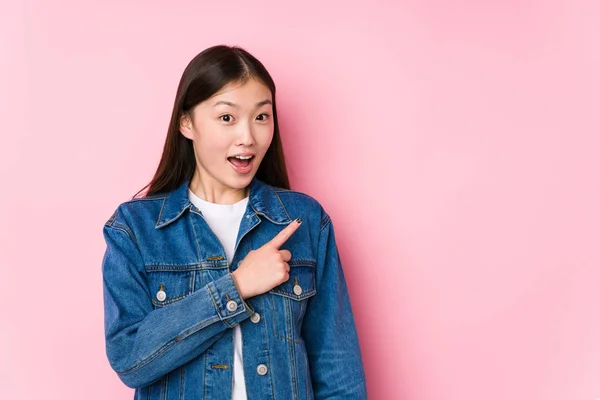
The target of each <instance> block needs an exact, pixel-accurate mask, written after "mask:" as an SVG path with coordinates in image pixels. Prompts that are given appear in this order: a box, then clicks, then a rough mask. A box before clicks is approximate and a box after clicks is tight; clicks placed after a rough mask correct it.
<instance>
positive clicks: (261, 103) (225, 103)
mask: <svg viewBox="0 0 600 400" xmlns="http://www.w3.org/2000/svg"><path fill="white" fill-rule="evenodd" d="M220 104H224V105H226V106H229V107H234V108H239V106H238V105H237V104H235V103H232V102H230V101H224V100H220V101H217V102H216V103H215V104H213V107H216V106H218V105H220ZM265 104H271V105H273V103H272V102H271V100H263V101H259V102H258V103H256V108H258V107H261V106H264V105H265Z"/></svg>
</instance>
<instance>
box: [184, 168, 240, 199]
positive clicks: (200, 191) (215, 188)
mask: <svg viewBox="0 0 600 400" xmlns="http://www.w3.org/2000/svg"><path fill="white" fill-rule="evenodd" d="M189 188H190V190H191V191H192V192H193V193H194V194H195V195H196V196H198V197H200V198H201V199H202V200H205V201H209V202H211V203H215V204H235V203H237V202H239V201H241V200H242V199H245V198H246V197H248V194H249V190H250V189H249V187H248V186H246V187H242V188H232V187H229V186H226V185H223V184H221V183H220V182H218V181H217V180H216V179H214V178H206V177H205V178H202V177H200V175H199V174H198V171H196V173H195V174H194V177H193V178H192V180H191V182H190V185H189Z"/></svg>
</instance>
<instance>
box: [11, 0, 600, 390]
mask: <svg viewBox="0 0 600 400" xmlns="http://www.w3.org/2000/svg"><path fill="white" fill-rule="evenodd" d="M282 3H285V4H282ZM0 37H1V38H2V39H1V40H0V57H1V59H0V112H1V115H0V124H1V125H0V132H1V133H0V173H1V176H0V178H1V181H0V184H1V185H2V196H0V202H1V203H0V221H1V223H0V255H1V257H0V268H1V271H0V273H1V279H0V296H1V299H2V300H1V301H2V303H3V304H2V307H1V311H0V327H1V329H0V359H1V362H0V386H1V387H2V395H1V396H2V398H3V399H41V398H44V399H51V400H52V399H92V400H94V399H130V398H132V390H131V389H128V388H126V387H125V386H124V385H123V384H122V383H121V382H120V381H119V380H118V378H117V376H116V374H114V373H113V371H112V370H111V369H110V367H109V365H108V362H107V360H106V357H105V354H104V338H103V315H102V286H101V275H100V265H101V258H102V255H103V252H104V249H105V244H104V241H103V238H102V233H101V231H102V225H103V223H104V222H105V221H106V220H107V219H108V217H110V215H111V213H112V211H113V210H114V208H116V206H117V205H118V204H119V203H120V202H122V201H125V200H127V199H128V198H129V197H131V196H132V195H133V194H134V193H135V192H137V191H138V190H139V189H140V188H141V187H142V186H143V185H145V184H146V183H147V182H148V181H149V179H150V178H151V176H152V174H153V173H154V170H155V168H156V166H157V163H158V160H159V157H160V154H161V151H162V145H163V143H164V138H165V134H166V128H167V124H168V120H169V117H170V113H171V107H172V104H173V100H174V95H175V90H176V86H177V83H178V80H179V78H180V76H181V73H182V72H183V69H184V68H185V66H186V65H187V63H188V62H189V60H190V59H191V58H192V57H193V56H195V55H196V54H197V53H198V52H200V51H201V50H203V49H204V48H206V47H209V46H212V45H215V44H221V43H225V44H238V45H241V46H243V47H245V48H246V49H247V50H249V51H250V52H252V53H253V54H255V55H256V56H257V57H258V58H259V59H260V60H261V61H263V63H264V64H265V65H266V66H267V68H268V69H269V70H270V72H271V74H272V75H273V77H274V79H275V81H276V83H277V87H278V96H279V97H278V101H279V104H278V108H279V110H280V121H281V129H282V134H283V140H284V146H285V150H286V153H287V160H288V165H289V170H290V178H291V181H292V184H293V187H294V188H295V189H298V190H301V191H304V192H306V193H309V194H311V195H313V196H314V197H316V198H317V199H318V200H319V201H320V202H321V203H322V204H323V205H324V206H325V208H326V209H327V210H328V211H329V213H330V214H331V216H332V218H333V221H334V223H335V225H336V232H337V236H338V245H339V248H340V254H341V257H342V261H343V264H344V268H345V271H346V275H347V279H348V284H349V287H350V291H351V298H352V302H353V305H354V309H355V315H356V320H357V324H358V330H359V336H360V340H361V345H362V349H363V353H364V360H365V368H366V374H367V382H368V389H369V394H370V398H371V399H406V400H440V399H442V400H475V399H477V400H479V399H486V400H505V399H540V400H542V399H543V400H554V399H556V400H558V399H560V400H579V399H582V400H593V399H595V398H597V397H600V310H599V305H600V268H599V267H600V250H599V244H600V240H599V239H600V211H599V206H600V161H599V150H600V139H599V133H600V116H599V115H600V113H599V105H600V78H599V71H600V3H599V2H598V1H596V0H588V1H578V0H562V1H543V0H538V1H506V0H504V1H500V0H497V1H487V2H480V1H471V2H467V1H463V2H460V3H459V2H449V1H441V0H437V1H435V0H429V1H418V0H413V1H395V2H392V1H389V2H383V1H381V2H373V1H371V2H366V1H363V2H354V3H351V4H349V3H348V2H345V1H330V2H326V1H322V0H319V1H315V0H304V1H302V2H281V1H279V2H275V1H271V2H268V1H253V2H217V1H215V2H196V1H179V2H166V1H164V2H159V1H143V2H140V1H102V2H100V1H98V2H82V1H62V0H59V1H52V2H43V1H39V0H29V1H22V2H10V1H4V2H2V3H1V4H0Z"/></svg>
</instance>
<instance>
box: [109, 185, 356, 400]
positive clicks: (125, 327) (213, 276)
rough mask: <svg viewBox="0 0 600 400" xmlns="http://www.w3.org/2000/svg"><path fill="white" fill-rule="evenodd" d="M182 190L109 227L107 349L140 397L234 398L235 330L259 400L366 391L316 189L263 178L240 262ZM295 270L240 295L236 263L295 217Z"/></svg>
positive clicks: (245, 226) (131, 207)
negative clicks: (313, 193)
mask: <svg viewBox="0 0 600 400" xmlns="http://www.w3.org/2000/svg"><path fill="white" fill-rule="evenodd" d="M188 185H189V180H188V181H185V182H184V183H183V184H182V185H181V186H179V187H178V188H176V189H175V190H173V191H171V192H168V193H163V194H155V195H152V196H149V197H146V198H139V199H134V200H130V201H127V202H124V203H122V204H120V205H119V206H118V207H117V209H116V211H115V212H114V214H113V215H112V216H111V217H110V218H109V219H108V221H107V222H106V224H105V225H104V227H103V234H104V238H105V241H106V245H107V247H106V252H105V254H104V258H103V260H102V273H103V284H104V313H105V335H106V353H107V356H108V360H109V362H110V365H111V367H112V368H113V369H114V370H115V371H116V372H117V374H118V376H119V377H120V378H121V380H122V381H123V382H124V383H125V384H126V385H127V386H129V387H132V388H136V391H135V395H136V397H135V398H136V399H144V400H146V399H150V400H154V399H156V400H158V399H165V400H174V399H186V400H200V399H210V400H221V399H222V400H226V399H227V400H230V399H231V389H232V379H233V371H232V366H233V356H234V349H233V329H231V328H233V327H234V326H236V325H238V324H239V325H240V328H241V329H242V333H243V355H244V363H243V364H244V366H243V368H244V375H245V381H246V389H247V393H248V399H249V400H262V399H265V400H266V399H271V400H273V399H281V400H290V399H298V400H304V399H361V400H362V399H366V398H367V392H366V384H365V374H364V370H363V364H362V357H361V351H360V347H359V342H358V336H357V332H356V327H355V323H354V317H353V313H352V308H351V304H350V298H349V295H348V291H347V287H346V281H345V279H344V273H343V270H342V266H341V263H340V258H339V254H338V250H337V246H336V242H335V235H334V230H333V224H332V222H331V219H330V217H329V215H328V214H327V213H326V212H325V210H324V209H323V207H322V206H321V205H320V204H319V203H318V202H317V201H316V200H315V199H314V198H312V197H310V196H308V195H306V194H303V193H300V192H297V191H293V190H286V189H281V188H276V187H273V186H270V185H267V184H266V183H264V182H262V181H260V180H258V179H257V178H256V177H254V178H253V180H252V182H251V184H250V192H249V196H250V198H249V201H248V206H247V208H246V212H245V214H244V217H243V218H242V222H241V225H240V230H239V233H238V236H237V241H236V246H235V252H234V257H233V260H232V261H233V262H232V264H231V268H230V267H229V263H228V261H227V259H226V256H225V251H224V249H223V247H222V245H221V243H220V242H219V240H218V238H217V237H216V235H215V234H214V233H213V232H212V230H211V229H210V228H209V226H208V224H207V223H206V221H205V220H204V218H203V217H202V212H201V211H200V210H199V209H198V208H196V207H195V206H194V205H193V204H192V203H191V202H190V201H189V198H188V194H187V188H188ZM297 217H302V224H301V225H300V227H299V228H298V230H297V231H296V232H294V234H293V235H292V236H291V238H290V239H288V240H287V242H286V243H285V244H284V245H283V246H282V247H281V249H287V250H289V251H290V252H291V254H292V259H291V260H290V261H289V265H290V278H289V280H288V281H286V282H284V283H282V284H281V285H279V286H276V287H274V288H273V289H272V290H270V291H269V292H266V293H264V294H261V295H258V296H254V297H250V298H247V299H245V300H243V299H242V298H241V297H240V294H239V291H238V289H237V286H236V283H235V281H234V280H233V277H232V275H231V272H233V271H234V270H235V269H236V268H237V266H238V264H239V263H240V262H241V260H243V259H244V257H245V256H246V254H247V253H248V252H249V251H250V250H252V249H257V248H259V247H260V246H262V245H263V244H265V243H266V242H267V241H269V240H271V239H272V238H273V237H274V236H275V235H276V234H277V233H278V232H279V231H280V230H281V229H283V228H284V227H285V226H286V225H287V224H289V223H290V222H292V221H293V220H294V219H295V218H297Z"/></svg>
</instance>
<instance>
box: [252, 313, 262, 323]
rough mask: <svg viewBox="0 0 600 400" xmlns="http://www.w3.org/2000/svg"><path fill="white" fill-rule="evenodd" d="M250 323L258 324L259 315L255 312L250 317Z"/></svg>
mask: <svg viewBox="0 0 600 400" xmlns="http://www.w3.org/2000/svg"><path fill="white" fill-rule="evenodd" d="M250 321H252V322H254V323H255V324H258V321H260V314H259V313H257V312H255V313H254V314H252V315H251V316H250Z"/></svg>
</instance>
